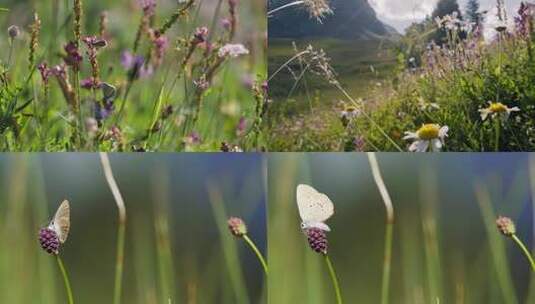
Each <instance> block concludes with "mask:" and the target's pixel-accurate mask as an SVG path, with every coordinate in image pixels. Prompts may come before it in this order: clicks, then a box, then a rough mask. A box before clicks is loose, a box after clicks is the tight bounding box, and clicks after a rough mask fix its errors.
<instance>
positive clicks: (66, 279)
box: [56, 255, 74, 304]
mask: <svg viewBox="0 0 535 304" xmlns="http://www.w3.org/2000/svg"><path fill="white" fill-rule="evenodd" d="M56 260H57V261H58V265H59V269H60V270H61V274H62V275H63V283H65V289H66V290H67V297H68V299H69V304H74V298H73V296H72V289H71V283H70V282H69V276H68V275H67V271H66V270H65V266H63V261H61V258H60V257H59V255H56Z"/></svg>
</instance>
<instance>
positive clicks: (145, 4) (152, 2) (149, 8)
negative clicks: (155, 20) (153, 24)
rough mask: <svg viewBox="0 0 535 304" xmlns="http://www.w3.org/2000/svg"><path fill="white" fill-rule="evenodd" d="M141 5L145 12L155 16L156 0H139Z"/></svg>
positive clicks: (147, 14) (148, 15)
mask: <svg viewBox="0 0 535 304" xmlns="http://www.w3.org/2000/svg"><path fill="white" fill-rule="evenodd" d="M138 3H139V6H141V9H143V14H144V15H145V16H147V17H150V16H153V15H154V13H155V11H156V0H138Z"/></svg>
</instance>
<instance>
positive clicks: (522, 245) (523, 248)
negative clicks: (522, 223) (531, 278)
mask: <svg viewBox="0 0 535 304" xmlns="http://www.w3.org/2000/svg"><path fill="white" fill-rule="evenodd" d="M511 238H512V239H513V240H514V241H515V243H516V244H517V245H518V247H520V249H521V250H522V253H524V255H525V256H526V258H527V259H528V261H529V264H530V265H531V270H532V271H534V272H535V261H534V260H533V257H532V256H531V254H530V253H529V250H528V249H527V248H526V245H524V243H522V241H521V240H520V239H519V238H518V237H517V236H516V234H513V235H512V236H511Z"/></svg>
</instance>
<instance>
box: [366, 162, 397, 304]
mask: <svg viewBox="0 0 535 304" xmlns="http://www.w3.org/2000/svg"><path fill="white" fill-rule="evenodd" d="M368 160H369V162H370V167H371V169H372V175H373V178H374V180H375V183H376V184H377V188H379V192H380V193H381V197H382V199H383V202H384V204H385V208H386V230H385V248H384V259H383V278H382V283H381V303H382V304H386V303H388V296H389V291H390V269H391V264H392V240H393V230H394V206H393V204H392V200H391V198H390V194H388V190H387V189H386V186H385V183H384V180H383V177H382V176H381V171H380V170H379V164H378V162H377V157H376V156H375V153H368Z"/></svg>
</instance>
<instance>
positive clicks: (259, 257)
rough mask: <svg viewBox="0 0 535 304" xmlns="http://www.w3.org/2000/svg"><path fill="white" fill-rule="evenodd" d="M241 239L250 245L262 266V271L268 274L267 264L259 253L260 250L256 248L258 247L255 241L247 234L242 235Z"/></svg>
mask: <svg viewBox="0 0 535 304" xmlns="http://www.w3.org/2000/svg"><path fill="white" fill-rule="evenodd" d="M243 239H244V240H245V242H246V243H247V245H249V247H251V249H252V250H253V251H254V253H255V254H256V257H257V258H258V260H259V261H260V263H261V264H262V268H263V269H264V273H265V274H266V275H268V266H267V263H266V260H265V259H264V257H263V256H262V253H260V250H258V248H257V247H256V245H255V243H254V242H253V241H252V240H251V239H250V238H249V236H247V234H244V235H243Z"/></svg>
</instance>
